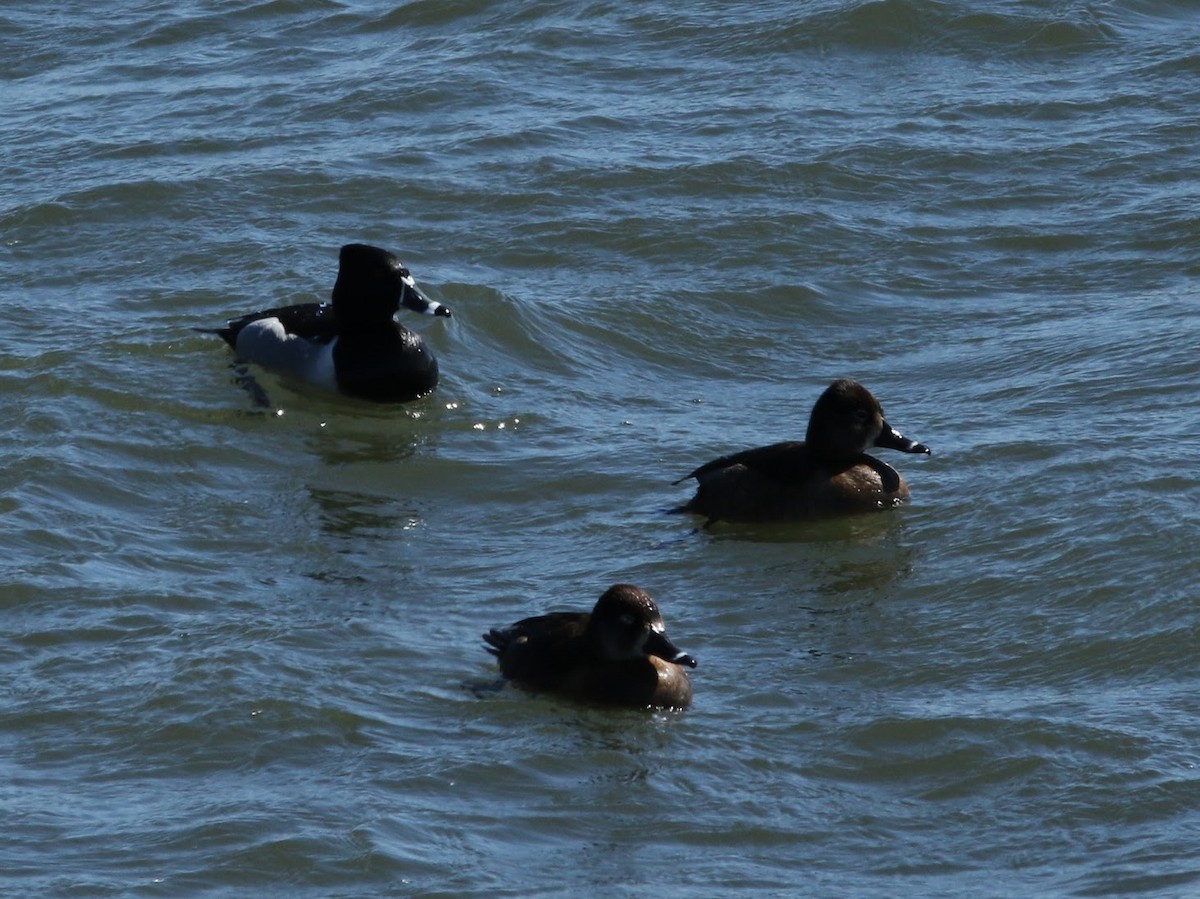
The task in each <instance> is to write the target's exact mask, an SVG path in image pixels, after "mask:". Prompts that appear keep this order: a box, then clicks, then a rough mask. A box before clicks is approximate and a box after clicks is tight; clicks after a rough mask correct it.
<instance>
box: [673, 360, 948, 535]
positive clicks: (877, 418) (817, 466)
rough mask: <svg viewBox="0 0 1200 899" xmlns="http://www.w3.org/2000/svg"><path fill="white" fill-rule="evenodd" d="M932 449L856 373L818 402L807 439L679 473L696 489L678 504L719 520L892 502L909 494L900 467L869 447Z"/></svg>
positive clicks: (793, 517)
mask: <svg viewBox="0 0 1200 899" xmlns="http://www.w3.org/2000/svg"><path fill="white" fill-rule="evenodd" d="M872 446H880V447H887V448H889V449H896V450H900V451H901V452H905V453H925V454H928V453H929V452H930V450H929V447H927V446H925V445H924V444H921V443H916V442H914V441H912V440H909V439H908V438H907V437H905V436H903V435H902V434H900V433H899V432H898V431H896V430H894V429H893V428H892V426H891V425H889V424H888V423H887V421H886V420H884V417H883V409H882V408H881V407H880V405H879V401H878V400H876V399H875V397H874V396H872V395H871V392H870V391H869V390H867V388H865V387H863V386H862V385H861V384H859V383H858V382H857V381H852V380H850V379H849V378H842V379H840V380H837V381H834V382H833V383H832V384H830V385H829V387H828V388H826V390H825V392H824V393H822V394H821V396H820V398H819V399H818V400H817V402H816V404H815V405H814V406H813V410H812V414H811V416H810V417H809V420H808V432H807V433H806V434H805V438H804V441H803V442H801V441H789V442H785V443H774V444H771V445H770V446H760V447H758V448H756V449H749V450H743V451H742V452H739V453H734V454H732V455H729V456H722V457H721V458H719V459H714V460H713V461H712V462H708V463H706V464H704V465H701V466H700V467H699V468H697V469H696V470H695V471H693V472H692V473H691V474H689V475H687V476H686V477H683V478H680V479H679V480H678V481H676V482H675V483H676V484H681V483H683V481H686V480H687V479H688V478H695V479H696V481H697V487H696V495H695V496H693V497H692V498H691V499H690V500H688V501H687V502H686V503H684V504H683V505H681V506H678V507H676V508H675V509H672V510H671V511H673V512H694V513H696V514H699V515H704V516H705V517H706V518H707V519H708V521H707V522H706V525H708V524H713V523H714V522H717V521H731V522H739V521H740V522H763V521H804V520H809V519H815V518H822V517H826V516H831V515H841V514H848V513H853V512H866V511H871V510H876V509H887V508H891V507H892V506H895V505H898V504H899V503H901V502H903V501H904V500H906V499H908V485H907V484H905V482H904V478H903V477H901V476H900V473H899V472H898V471H896V469H894V468H892V467H891V466H890V465H888V464H886V463H885V462H881V461H880V460H879V459H876V458H875V457H874V456H869V455H867V453H866V450H867V449H868V448H869V447H872Z"/></svg>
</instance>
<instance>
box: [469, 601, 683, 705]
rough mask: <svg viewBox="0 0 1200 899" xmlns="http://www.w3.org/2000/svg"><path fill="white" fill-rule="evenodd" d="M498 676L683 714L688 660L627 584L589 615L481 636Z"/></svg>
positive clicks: (531, 622)
mask: <svg viewBox="0 0 1200 899" xmlns="http://www.w3.org/2000/svg"><path fill="white" fill-rule="evenodd" d="M483 639H484V641H485V642H486V643H487V644H488V647H489V652H492V653H494V654H495V655H496V656H497V658H498V659H499V660H500V671H501V673H502V674H503V675H504V676H505V677H507V678H509V679H511V680H512V681H514V682H516V683H517V684H519V685H520V686H522V687H525V688H528V689H531V690H537V691H548V692H556V693H561V694H563V695H566V696H571V697H573V698H576V699H584V700H590V701H592V702H600V703H606V704H611V705H623V706H634V707H637V708H686V707H687V706H688V705H689V704H690V703H691V701H692V684H691V681H690V680H689V679H688V676H687V673H686V672H685V671H684V670H683V668H682V667H681V666H682V665H687V666H688V667H691V668H695V667H696V660H695V659H693V658H692V657H691V656H690V655H688V654H687V653H685V652H683V651H682V650H680V649H679V648H678V647H677V646H675V645H674V644H673V643H672V642H671V641H670V640H669V639H667V636H666V634H665V633H664V630H663V622H662V616H661V615H660V614H659V612H658V606H657V605H655V603H654V600H653V599H651V598H650V596H649V594H647V593H646V591H644V590H641V589H639V588H638V587H635V586H633V585H632V584H616V585H615V586H612V587H609V588H608V590H606V591H605V592H604V595H603V596H601V597H600V600H599V601H598V602H597V603H596V605H595V608H593V609H592V611H591V612H551V613H549V614H547V615H538V616H536V617H533V618H525V619H523V620H522V621H518V622H517V623H516V624H511V625H509V626H508V627H499V628H493V629H492V630H490V631H488V632H487V633H486V634H484V635H483Z"/></svg>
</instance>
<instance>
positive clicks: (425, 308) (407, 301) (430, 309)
mask: <svg viewBox="0 0 1200 899" xmlns="http://www.w3.org/2000/svg"><path fill="white" fill-rule="evenodd" d="M402 280H403V281H404V296H402V297H401V298H400V302H401V303H402V304H403V305H404V306H405V308H407V309H411V310H412V311H413V312H420V313H421V314H422V315H440V316H443V317H444V318H449V317H450V307H449V306H443V305H442V304H441V303H439V302H438V301H437V300H431V299H429V297H427V296H425V294H423V293H421V291H420V289H419V288H418V287H417V282H416V281H414V280H413V278H412V275H408V276H406V277H405V278H403V279H402Z"/></svg>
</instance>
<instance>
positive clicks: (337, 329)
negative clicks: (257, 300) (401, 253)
mask: <svg viewBox="0 0 1200 899" xmlns="http://www.w3.org/2000/svg"><path fill="white" fill-rule="evenodd" d="M332 300H333V301H332V302H331V303H304V304H301V305H298V306H284V307H281V308H279V309H266V310H263V311H262V312H252V313H250V314H249V315H243V316H242V317H241V318H235V319H232V320H231V321H230V322H229V323H228V324H227V325H226V326H225V327H224V328H209V329H199V330H204V331H207V332H208V333H211V334H219V335H220V336H221V337H223V338H224V339H225V342H226V343H228V344H229V345H230V346H231V347H233V348H234V350H235V351H236V352H237V356H238V358H239V359H240V360H242V361H244V362H253V363H256V364H258V365H262V366H263V367H265V368H272V369H275V370H277V371H281V372H285V373H287V374H291V375H294V376H296V377H299V378H302V379H303V380H305V381H308V382H309V383H311V384H315V385H317V386H319V387H323V388H326V389H329V390H340V391H342V392H343V393H346V394H349V395H351V396H356V397H361V398H363V399H367V400H375V401H377V402H385V403H399V402H404V401H406V400H412V399H416V398H417V397H420V396H424V395H425V394H427V393H429V392H430V391H432V390H433V388H434V387H436V386H437V382H438V364H437V359H435V358H434V356H433V353H432V352H430V351H429V349H428V348H427V347H426V346H425V342H424V341H423V340H421V337H420V335H418V334H414V333H413V332H412V331H409V330H408V329H407V328H405V327H403V326H402V325H400V324H399V323H398V322H396V321H395V319H394V316H395V315H396V313H397V312H398V311H399V309H400V306H401V305H404V306H406V307H408V308H409V309H412V310H414V311H416V312H423V313H425V314H427V315H442V316H449V315H450V310H449V309H448V308H447V307H446V306H443V305H442V304H441V303H437V302H434V301H433V300H431V299H429V298H428V297H426V296H425V295H424V294H423V293H421V291H420V290H418V289H417V285H416V283H414V281H413V277H412V275H411V274H409V271H408V269H407V268H405V267H404V264H403V263H401V262H400V260H399V259H397V258H396V257H395V256H393V255H392V254H391V253H389V252H388V251H387V250H381V249H380V248H379V247H372V246H367V245H366V244H359V243H351V244H346V245H345V246H344V247H342V250H341V255H340V256H339V258H338V275H337V281H336V282H335V283H334V285H333V296H332Z"/></svg>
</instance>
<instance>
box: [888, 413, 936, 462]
mask: <svg viewBox="0 0 1200 899" xmlns="http://www.w3.org/2000/svg"><path fill="white" fill-rule="evenodd" d="M875 445H876V446H882V447H883V448H884V449H894V450H900V452H902V453H924V454H925V455H927V456H930V455H933V452H932V450H930V449H929V447H927V446H926V445H925V444H923V443H917V441H915V440H909V439H908V438H907V437H905V436H904V435H903V434H901V433H900V432H899V431H897V430H896V429H895V428H893V427H892V426H891V425H890V424H888V423H887V422H886V421H885V422H884V423H883V430H882V431H880V432H879V436H878V437H876V438H875Z"/></svg>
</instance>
